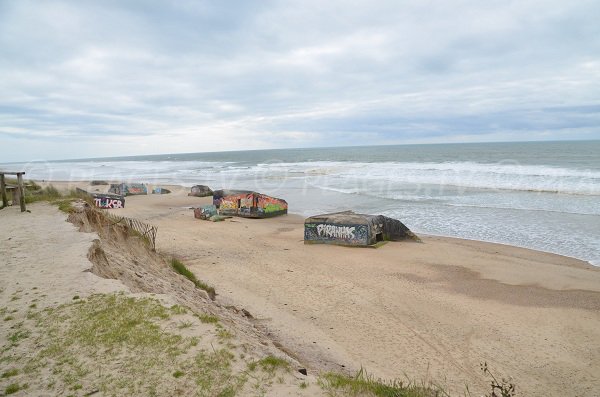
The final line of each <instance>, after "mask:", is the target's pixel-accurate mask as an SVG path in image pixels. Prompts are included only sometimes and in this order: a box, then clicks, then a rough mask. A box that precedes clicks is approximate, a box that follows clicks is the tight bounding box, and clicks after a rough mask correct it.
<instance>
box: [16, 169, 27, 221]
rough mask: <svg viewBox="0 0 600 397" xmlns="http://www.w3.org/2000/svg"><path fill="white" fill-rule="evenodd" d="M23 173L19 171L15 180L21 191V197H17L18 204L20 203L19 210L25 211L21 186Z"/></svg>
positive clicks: (23, 190)
mask: <svg viewBox="0 0 600 397" xmlns="http://www.w3.org/2000/svg"><path fill="white" fill-rule="evenodd" d="M23 174H24V172H23V173H21V172H19V173H18V174H17V181H18V182H19V193H21V195H20V196H21V197H19V204H20V205H21V212H25V211H26V208H25V189H24V187H23Z"/></svg>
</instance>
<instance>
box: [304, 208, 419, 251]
mask: <svg viewBox="0 0 600 397" xmlns="http://www.w3.org/2000/svg"><path fill="white" fill-rule="evenodd" d="M405 239H417V237H416V236H415V235H414V234H413V233H412V232H411V231H410V230H409V229H408V228H407V227H406V226H405V225H404V224H403V223H402V222H400V221H399V220H397V219H392V218H388V217H387V216H383V215H364V214H356V213H354V212H352V211H344V212H336V213H334V214H325V215H316V216H311V217H310V218H306V220H305V221H304V243H307V244H312V243H321V244H338V245H351V246H372V245H376V244H377V243H379V242H381V241H400V240H405Z"/></svg>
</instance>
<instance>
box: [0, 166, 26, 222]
mask: <svg viewBox="0 0 600 397" xmlns="http://www.w3.org/2000/svg"><path fill="white" fill-rule="evenodd" d="M5 175H16V176H17V186H16V189H18V192H17V191H15V190H13V194H12V196H13V203H12V204H13V205H15V199H14V198H15V197H16V196H18V198H19V205H20V206H21V212H25V211H26V210H27V209H26V208H25V187H24V185H23V175H25V173H24V172H4V171H0V194H1V195H2V208H4V207H6V206H8V197H7V196H6V188H7V186H6V179H4V176H5ZM15 193H17V194H15Z"/></svg>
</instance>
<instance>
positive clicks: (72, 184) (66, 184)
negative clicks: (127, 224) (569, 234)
mask: <svg viewBox="0 0 600 397" xmlns="http://www.w3.org/2000/svg"><path fill="white" fill-rule="evenodd" d="M30 180H31V181H33V182H36V183H38V184H40V185H41V186H47V185H50V184H52V185H54V184H57V186H56V187H58V188H60V189H67V190H68V189H72V188H76V187H79V188H82V187H91V186H90V183H91V180H83V181H63V180H56V181H54V180H53V181H49V180H36V179H30ZM105 182H107V183H109V184H110V183H120V182H122V181H119V180H105ZM146 184H147V185H152V186H153V185H156V186H161V187H165V188H167V189H169V188H171V189H188V190H189V188H190V186H192V185H193V184H190V186H185V185H177V184H153V183H146ZM99 186H100V187H101V186H106V185H99ZM99 186H94V187H96V188H97V187H99ZM148 195H149V196H151V195H152V194H151V193H148ZM129 197H131V196H129ZM346 209H348V208H345V209H340V211H343V210H346ZM288 214H289V215H291V216H298V217H300V218H302V219H304V218H305V216H303V215H302V214H300V213H296V212H293V210H292V211H290V212H289V213H288ZM399 220H400V221H401V222H403V220H402V219H399ZM418 235H419V236H427V237H441V238H447V239H453V240H457V241H461V240H463V241H467V242H469V241H470V242H477V243H486V244H497V245H500V246H506V247H512V248H520V249H524V250H529V251H534V252H539V253H544V254H551V255H557V256H560V257H563V258H566V259H568V260H575V261H579V262H581V263H580V265H581V266H584V267H586V268H587V267H588V266H591V267H593V268H599V269H600V263H599V264H598V265H596V264H594V263H593V262H592V261H588V260H587V259H583V258H578V257H575V256H569V255H564V254H561V253H558V252H552V251H543V250H539V249H535V248H530V247H526V246H520V245H513V244H507V243H503V242H498V241H487V240H478V239H469V238H465V237H457V236H448V235H442V234H430V233H418Z"/></svg>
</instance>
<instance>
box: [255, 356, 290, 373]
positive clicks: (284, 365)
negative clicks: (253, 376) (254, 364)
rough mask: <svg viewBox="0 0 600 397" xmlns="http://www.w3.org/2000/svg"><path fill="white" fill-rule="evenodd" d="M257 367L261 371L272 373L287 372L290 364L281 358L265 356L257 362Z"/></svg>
mask: <svg viewBox="0 0 600 397" xmlns="http://www.w3.org/2000/svg"><path fill="white" fill-rule="evenodd" d="M258 365H259V366H260V367H261V368H262V369H263V371H265V372H268V373H273V372H275V371H276V370H278V369H283V370H286V371H287V370H289V368H290V364H289V363H288V362H287V361H286V360H284V359H283V358H279V357H275V356H267V357H265V358H263V359H260V360H258Z"/></svg>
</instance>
